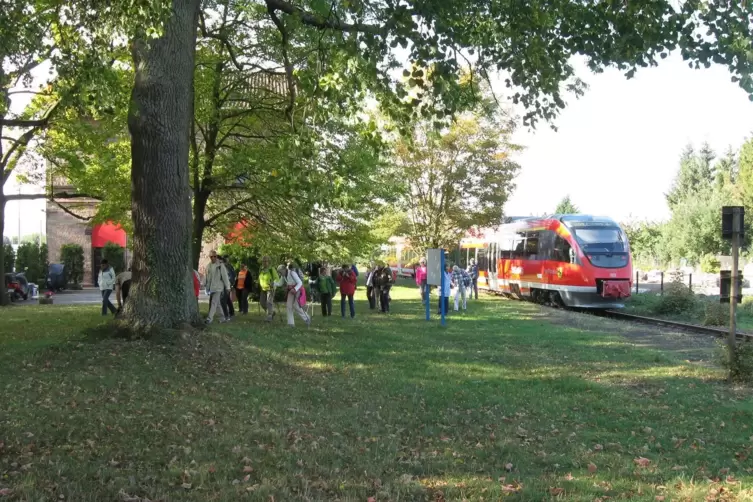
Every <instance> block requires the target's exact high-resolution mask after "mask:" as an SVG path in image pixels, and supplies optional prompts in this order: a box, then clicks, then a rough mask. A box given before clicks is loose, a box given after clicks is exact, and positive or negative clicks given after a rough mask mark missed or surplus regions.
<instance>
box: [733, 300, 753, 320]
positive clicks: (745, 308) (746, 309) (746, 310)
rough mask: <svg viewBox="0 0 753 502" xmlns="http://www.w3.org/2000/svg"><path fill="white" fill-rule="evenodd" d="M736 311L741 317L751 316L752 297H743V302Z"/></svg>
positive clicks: (752, 311) (752, 310) (752, 308)
mask: <svg viewBox="0 0 753 502" xmlns="http://www.w3.org/2000/svg"><path fill="white" fill-rule="evenodd" d="M737 311H738V312H739V313H741V314H743V315H750V316H753V296H743V301H742V303H740V305H738V306H737Z"/></svg>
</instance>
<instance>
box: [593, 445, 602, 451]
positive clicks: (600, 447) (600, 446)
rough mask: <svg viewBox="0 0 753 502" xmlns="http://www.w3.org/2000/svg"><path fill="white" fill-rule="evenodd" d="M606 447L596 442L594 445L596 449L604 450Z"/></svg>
mask: <svg viewBox="0 0 753 502" xmlns="http://www.w3.org/2000/svg"><path fill="white" fill-rule="evenodd" d="M603 449H604V446H603V445H600V444H595V445H594V451H602V450H603Z"/></svg>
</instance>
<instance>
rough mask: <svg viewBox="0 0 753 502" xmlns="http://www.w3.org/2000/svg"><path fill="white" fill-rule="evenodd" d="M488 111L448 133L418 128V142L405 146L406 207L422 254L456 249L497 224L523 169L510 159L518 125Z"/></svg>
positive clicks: (399, 149) (400, 151)
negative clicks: (472, 233) (475, 231)
mask: <svg viewBox="0 0 753 502" xmlns="http://www.w3.org/2000/svg"><path fill="white" fill-rule="evenodd" d="M482 113H484V112H483V111H482V110H480V109H477V111H476V113H473V114H466V115H463V116H461V117H459V118H458V119H457V120H456V122H455V123H454V124H453V125H452V126H451V127H450V128H449V129H447V130H444V131H441V132H438V131H434V130H433V129H432V127H431V126H430V125H429V124H426V123H421V124H418V125H417V126H416V127H415V130H414V133H413V138H412V140H413V141H412V142H411V143H409V142H407V141H399V142H398V143H397V144H396V147H395V163H396V165H397V166H398V168H399V169H400V174H399V177H400V179H401V180H403V181H404V182H406V183H407V184H408V186H409V190H410V191H409V195H408V197H407V198H405V199H404V200H403V202H402V208H403V209H404V210H405V212H406V213H407V214H408V216H409V220H410V228H409V232H408V237H409V239H410V242H411V245H412V246H413V248H414V249H416V250H417V251H418V252H423V250H424V249H427V248H436V247H447V248H452V247H453V246H456V245H457V243H458V241H459V239H460V237H461V236H462V235H463V234H464V233H465V232H466V231H467V230H469V229H470V228H473V227H486V226H491V225H495V224H497V223H498V222H499V221H500V220H501V218H502V216H503V211H504V204H505V202H506V201H507V198H508V196H509V194H510V193H511V191H512V189H513V188H514V183H513V179H514V177H515V175H516V174H517V172H518V170H519V169H520V167H519V166H518V164H517V163H515V162H514V161H513V160H512V159H511V158H510V156H511V155H512V154H513V153H514V152H516V151H518V150H519V149H520V147H519V146H517V145H515V144H513V143H512V142H511V135H512V132H513V129H514V125H513V124H512V122H510V121H508V120H506V118H505V117H504V116H503V115H501V114H497V113H495V114H491V115H484V114H482Z"/></svg>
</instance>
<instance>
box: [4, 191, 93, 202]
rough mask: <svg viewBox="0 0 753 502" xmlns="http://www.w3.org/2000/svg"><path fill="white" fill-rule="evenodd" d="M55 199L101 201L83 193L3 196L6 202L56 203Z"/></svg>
mask: <svg viewBox="0 0 753 502" xmlns="http://www.w3.org/2000/svg"><path fill="white" fill-rule="evenodd" d="M55 198H58V199H94V200H102V199H101V198H99V197H94V196H92V195H87V194H84V193H71V192H55V193H53V194H52V195H48V194H46V193H20V194H8V195H6V196H5V200H7V201H13V200H38V199H47V200H49V201H52V202H56V201H55Z"/></svg>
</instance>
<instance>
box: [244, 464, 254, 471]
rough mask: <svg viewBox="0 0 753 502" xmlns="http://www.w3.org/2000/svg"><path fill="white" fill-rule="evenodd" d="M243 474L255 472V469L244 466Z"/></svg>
mask: <svg viewBox="0 0 753 502" xmlns="http://www.w3.org/2000/svg"><path fill="white" fill-rule="evenodd" d="M243 472H254V468H253V467H251V466H250V465H244V466H243Z"/></svg>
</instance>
